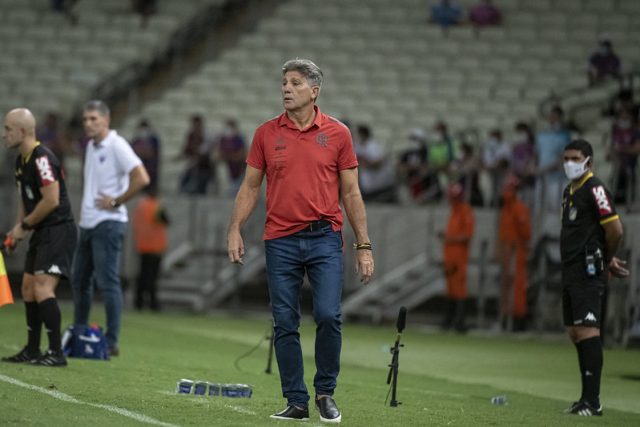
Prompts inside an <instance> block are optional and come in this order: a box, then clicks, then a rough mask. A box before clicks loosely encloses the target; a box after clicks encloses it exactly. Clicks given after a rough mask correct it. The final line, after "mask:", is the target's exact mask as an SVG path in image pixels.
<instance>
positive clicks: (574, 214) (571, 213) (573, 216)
mask: <svg viewBox="0 0 640 427" xmlns="http://www.w3.org/2000/svg"><path fill="white" fill-rule="evenodd" d="M577 216H578V209H577V208H576V207H575V206H571V208H570V209H569V219H570V220H571V221H575V219H576V217H577Z"/></svg>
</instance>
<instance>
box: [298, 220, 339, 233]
mask: <svg viewBox="0 0 640 427" xmlns="http://www.w3.org/2000/svg"><path fill="white" fill-rule="evenodd" d="M327 225H331V221H328V220H326V219H319V220H317V221H312V222H310V223H309V225H307V226H306V227H305V228H303V229H302V230H300V231H318V230H320V229H321V228H324V227H326V226H327Z"/></svg>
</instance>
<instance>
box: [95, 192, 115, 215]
mask: <svg viewBox="0 0 640 427" xmlns="http://www.w3.org/2000/svg"><path fill="white" fill-rule="evenodd" d="M112 200H114V199H113V197H109V196H106V195H104V194H102V193H100V197H98V198H96V199H95V205H96V208H98V209H102V210H105V211H112V210H113V206H111V201H112Z"/></svg>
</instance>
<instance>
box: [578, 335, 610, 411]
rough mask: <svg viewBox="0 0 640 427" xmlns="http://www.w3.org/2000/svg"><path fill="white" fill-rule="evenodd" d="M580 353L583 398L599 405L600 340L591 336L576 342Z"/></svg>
mask: <svg viewBox="0 0 640 427" xmlns="http://www.w3.org/2000/svg"><path fill="white" fill-rule="evenodd" d="M576 347H578V352H579V353H580V354H581V355H582V369H581V370H580V371H581V374H582V390H583V396H582V397H583V399H584V400H586V401H587V402H589V403H590V404H591V405H593V406H595V407H596V408H597V407H599V406H600V374H601V373H602V360H603V357H602V342H601V341H600V337H591V338H587V339H586V340H582V341H580V342H579V343H577V344H576Z"/></svg>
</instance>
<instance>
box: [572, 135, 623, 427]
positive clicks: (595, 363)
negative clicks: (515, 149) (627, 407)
mask: <svg viewBox="0 0 640 427" xmlns="http://www.w3.org/2000/svg"><path fill="white" fill-rule="evenodd" d="M592 164H593V149H592V148H591V145H590V144H589V143H588V142H587V141H585V140H575V141H573V142H571V143H569V144H568V145H567V146H566V147H565V149H564V170H565V174H566V175H567V178H569V180H570V181H571V182H570V183H569V185H568V186H567V188H566V189H565V190H564V194H563V196H562V231H561V234H560V252H561V257H562V284H563V293H562V306H563V317H564V324H565V326H566V329H567V333H568V334H569V337H570V338H571V341H572V342H573V343H574V344H575V346H576V349H577V351H578V363H579V367H580V375H581V378H582V395H581V396H580V399H579V400H578V401H577V402H574V403H573V404H572V405H571V406H570V407H569V408H568V409H567V410H566V411H565V412H567V413H571V414H577V415H583V416H592V415H602V406H601V405H600V374H601V372H602V342H601V341H600V322H601V319H600V315H601V312H602V307H601V305H602V294H603V290H604V287H605V286H606V285H607V278H608V274H609V273H611V274H612V275H614V276H616V277H625V276H627V275H629V271H628V270H627V269H626V268H625V267H624V265H625V261H622V260H620V259H618V258H616V257H615V256H614V255H615V253H616V250H617V249H618V244H619V243H620V240H621V239H622V234H623V230H622V224H621V222H620V218H619V216H618V214H617V213H616V210H615V207H614V206H613V202H612V200H613V199H612V198H611V194H610V193H609V191H608V190H607V189H606V188H605V187H604V185H603V183H602V181H600V180H599V179H598V178H596V177H595V176H594V175H593V172H591V166H592Z"/></svg>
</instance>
